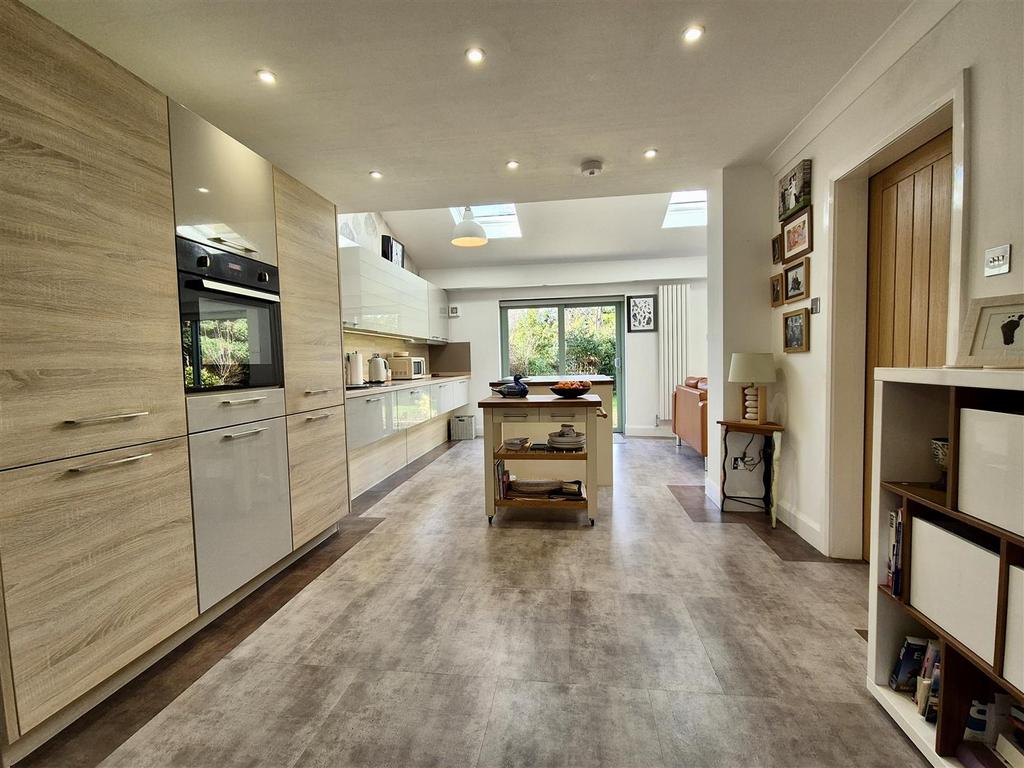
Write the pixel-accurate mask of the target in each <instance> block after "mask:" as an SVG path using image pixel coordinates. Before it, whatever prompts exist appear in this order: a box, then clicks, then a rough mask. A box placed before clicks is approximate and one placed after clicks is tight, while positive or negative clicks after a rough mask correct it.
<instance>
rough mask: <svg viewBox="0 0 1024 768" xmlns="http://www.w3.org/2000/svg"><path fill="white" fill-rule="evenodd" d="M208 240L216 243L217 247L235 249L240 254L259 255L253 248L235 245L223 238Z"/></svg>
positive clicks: (239, 244)
mask: <svg viewBox="0 0 1024 768" xmlns="http://www.w3.org/2000/svg"><path fill="white" fill-rule="evenodd" d="M210 240H212V241H213V242H215V243H217V244H218V245H226V246H227V247H228V248H235V249H237V250H239V251H241V252H242V253H259V251H257V250H256V249H255V248H250V247H249V246H247V245H242V244H241V243H235V242H232V241H231V240H226V239H224V238H223V237H211V238H210Z"/></svg>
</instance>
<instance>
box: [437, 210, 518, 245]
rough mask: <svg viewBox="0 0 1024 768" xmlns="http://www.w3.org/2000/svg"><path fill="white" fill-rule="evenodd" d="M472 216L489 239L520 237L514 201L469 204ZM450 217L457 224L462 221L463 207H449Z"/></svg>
mask: <svg viewBox="0 0 1024 768" xmlns="http://www.w3.org/2000/svg"><path fill="white" fill-rule="evenodd" d="M469 209H470V210H471V211H473V218H474V219H475V220H476V221H477V223H478V224H480V226H482V227H483V228H484V232H486V233H487V237H488V238H489V239H491V240H501V239H503V238H506V237H522V236H523V233H522V232H521V231H520V230H519V216H518V215H517V214H516V206H515V203H497V204H495V205H471V206H469ZM448 210H449V211H451V213H452V218H453V219H454V220H455V223H456V224H458V223H459V222H460V221H462V213H463V211H464V210H465V209H464V208H449V209H448Z"/></svg>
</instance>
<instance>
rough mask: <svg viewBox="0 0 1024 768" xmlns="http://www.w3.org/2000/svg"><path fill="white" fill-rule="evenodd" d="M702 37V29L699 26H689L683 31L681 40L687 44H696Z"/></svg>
mask: <svg viewBox="0 0 1024 768" xmlns="http://www.w3.org/2000/svg"><path fill="white" fill-rule="evenodd" d="M703 36H704V27H702V26H701V25H700V24H691V25H690V26H688V27H687V28H686V29H684V30H683V40H685V41H686V42H688V43H696V42H697V41H698V40H700V39H701V37H703Z"/></svg>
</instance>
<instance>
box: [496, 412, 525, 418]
mask: <svg viewBox="0 0 1024 768" xmlns="http://www.w3.org/2000/svg"><path fill="white" fill-rule="evenodd" d="M529 415H530V414H528V413H505V414H502V418H503V419H525V418H526V417H527V416H529Z"/></svg>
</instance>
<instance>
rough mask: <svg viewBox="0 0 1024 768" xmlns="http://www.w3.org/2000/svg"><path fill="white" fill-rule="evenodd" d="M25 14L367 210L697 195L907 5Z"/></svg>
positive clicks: (98, 6) (126, 1)
mask: <svg viewBox="0 0 1024 768" xmlns="http://www.w3.org/2000/svg"><path fill="white" fill-rule="evenodd" d="M27 2H28V4H29V5H31V6H33V7H34V8H36V9H37V10H38V11H40V12H41V13H42V14H43V15H45V16H47V17H49V18H51V19H52V20H54V21H56V22H57V23H58V24H60V25H61V26H63V27H64V28H66V29H68V30H69V31H70V32H72V33H73V34H75V35H77V36H78V37H80V38H82V39H84V40H85V41H86V42H88V43H90V44H91V45H93V46H94V47H95V48H97V49H98V50H100V51H101V52H103V53H105V54H107V55H108V56H110V57H111V58H113V59H114V60H116V61H118V62H120V63H121V64H123V65H124V66H126V67H128V68H129V69H131V70H132V71H134V72H135V73H136V74H138V75H139V76H140V77H142V78H143V79H144V80H147V81H148V82H150V83H152V84H153V85H154V86H156V87H157V88H159V89H160V90H162V91H163V92H165V93H167V94H169V95H170V96H171V97H172V98H174V99H176V100H177V101H180V102H181V103H183V104H185V105H186V106H188V107H190V108H191V109H193V110H194V111H196V112H198V113H199V114H201V115H203V116H204V117H206V118H207V119H208V120H210V121H212V122H213V123H215V124H216V125H218V126H219V127H221V128H223V129H224V130H225V131H227V132H228V133H230V134H232V135H233V136H235V137H236V138H238V139H240V140H241V141H243V142H244V143H245V144H247V145H249V146H250V147H252V148H253V149H254V150H256V151H257V152H259V153H260V154H262V155H264V156H265V157H267V158H268V159H270V160H271V161H273V162H274V163H276V164H278V165H280V166H281V167H283V168H284V169H285V170H287V171H288V172H290V173H291V174H293V175H295V176H296V177H298V178H299V179H301V180H303V181H304V182H306V183H307V184H309V185H310V186H312V187H314V188H315V189H317V190H318V191H319V192H320V193H321V194H323V195H325V196H327V197H329V198H330V199H332V200H333V201H334V202H335V203H337V204H338V205H339V207H340V208H341V209H342V210H346V211H367V210H395V209H413V208H437V207H441V206H447V205H460V204H463V203H465V202H467V201H469V202H473V203H486V202H491V201H513V202H526V201H535V200H561V199H571V198H582V197H592V196H594V197H596V196H608V195H633V194H641V193H648V192H660V191H664V190H673V189H681V188H686V187H693V186H703V185H705V184H706V183H707V176H708V175H709V173H710V172H711V170H712V169H715V168H721V167H724V166H727V165H730V164H733V163H739V162H744V161H760V160H762V159H763V158H764V157H765V156H766V155H767V154H768V152H769V151H770V150H771V149H772V148H773V147H774V146H775V145H776V144H777V143H778V142H779V141H780V140H781V139H782V138H783V137H784V136H785V135H786V133H788V131H789V130H790V129H791V128H792V127H793V126H794V125H795V124H796V123H797V121H799V120H800V118H802V117H803V116H804V115H805V114H806V113H807V112H808V111H809V110H810V109H811V107H813V106H814V104H815V103H816V102H817V101H818V100H819V99H820V98H821V97H822V96H823V95H824V94H825V93H826V92H827V91H828V89H829V88H830V87H831V86H832V85H834V84H835V83H836V81H837V80H838V79H839V78H840V77H841V76H842V75H843V73H845V72H846V71H847V70H848V69H849V68H850V67H851V66H852V65H853V63H854V62H855V61H856V60H857V59H858V57H860V56H861V55H862V54H863V53H864V52H865V51H866V50H867V49H868V48H869V47H870V45H871V44H872V43H873V42H874V41H875V40H876V39H877V38H878V37H879V36H880V35H881V34H882V32H884V31H885V29H886V28H887V27H888V26H889V24H890V23H891V22H892V21H893V20H894V19H895V18H896V16H897V15H898V14H899V13H900V12H901V11H902V10H903V9H904V8H905V7H906V6H907V5H908V4H909V2H910V0H780V1H779V2H767V1H766V0H728V1H725V0H718V1H713V0H698V1H696V2H689V1H687V0H629V2H624V1H623V0H564V1H563V2H550V1H549V0H416V1H415V2H414V1H412V0H290V1H288V2H284V1H283V0H219V1H218V2H210V1H209V0H88V1H86V0H27ZM692 22H697V23H700V24H703V25H705V26H706V27H707V34H706V35H705V36H704V38H703V39H702V40H700V41H699V42H698V43H696V44H694V45H684V44H683V43H682V42H681V40H680V35H679V33H680V31H681V30H682V29H683V28H684V27H685V26H686V25H687V24H690V23H692ZM473 45H479V46H481V47H482V48H483V49H484V50H485V51H486V52H487V58H486V61H485V62H484V63H483V64H482V65H481V66H478V67H472V66H470V65H469V64H468V63H467V62H466V61H465V58H464V55H463V54H464V51H465V50H466V48H468V47H470V46H473ZM264 67H265V68H268V69H271V70H273V71H274V72H276V73H277V75H278V82H277V84H276V85H273V86H267V85H264V84H262V83H260V82H259V81H258V80H257V78H256V77H255V72H256V70H257V69H259V68H264ZM650 146H656V147H657V148H658V149H659V151H660V152H659V155H658V157H657V158H656V159H654V160H645V159H644V158H643V157H642V154H641V153H642V152H643V150H644V149H645V148H647V147H650ZM588 157H596V158H600V159H602V160H604V162H605V168H606V170H605V172H604V174H602V175H601V176H598V177H595V178H584V177H582V176H580V174H579V172H578V167H579V164H580V162H581V161H582V160H584V159H586V158H588ZM509 158H515V159H517V160H519V161H520V162H521V164H522V165H521V167H520V168H519V170H518V171H515V172H510V171H508V170H506V169H505V167H504V163H505V161H506V160H507V159H509ZM371 169H380V170H381V171H383V173H384V177H383V178H382V179H380V180H376V181H375V180H373V179H371V178H369V176H368V172H369V171H370V170H371Z"/></svg>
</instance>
